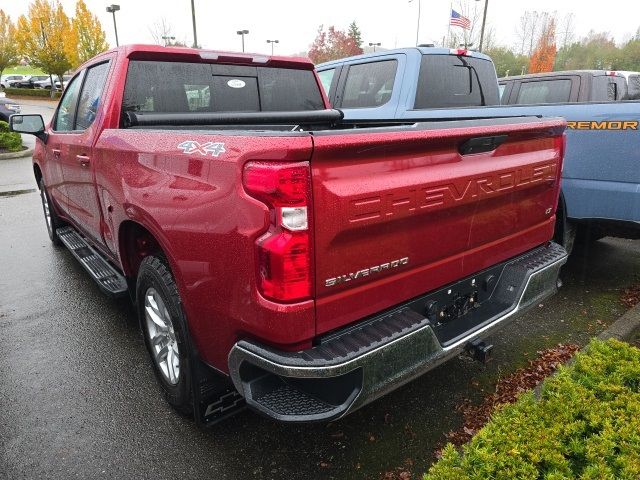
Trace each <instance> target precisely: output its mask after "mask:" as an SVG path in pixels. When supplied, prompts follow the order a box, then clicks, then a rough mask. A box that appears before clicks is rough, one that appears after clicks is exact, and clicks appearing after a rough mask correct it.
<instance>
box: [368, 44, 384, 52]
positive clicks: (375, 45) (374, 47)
mask: <svg viewBox="0 0 640 480" xmlns="http://www.w3.org/2000/svg"><path fill="white" fill-rule="evenodd" d="M380 45H382V44H381V43H380V42H377V43H373V42H369V46H370V47H373V53H376V47H379V46H380Z"/></svg>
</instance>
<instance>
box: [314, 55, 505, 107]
mask: <svg viewBox="0 0 640 480" xmlns="http://www.w3.org/2000/svg"><path fill="white" fill-rule="evenodd" d="M459 52H465V53H464V55H458V53H459ZM316 68H317V70H318V75H319V77H320V80H321V81H322V85H323V86H324V89H325V91H326V92H327V95H328V96H329V101H330V102H331V105H333V106H334V107H335V108H340V109H342V110H344V111H345V112H347V113H346V116H345V118H347V119H349V118H350V116H351V115H352V112H356V111H357V114H353V115H355V116H357V118H358V119H393V118H400V117H402V116H403V115H404V114H405V112H409V111H412V110H422V109H429V108H449V107H468V106H484V105H499V104H500V98H499V96H498V81H497V77H496V69H495V67H494V65H493V62H492V61H491V59H490V58H489V57H487V56H486V55H483V54H481V53H477V52H471V51H467V50H458V49H453V50H451V49H448V48H433V47H416V48H402V49H396V50H386V51H382V52H375V53H368V54H365V55H358V56H355V57H349V58H343V59H341V60H335V61H332V62H326V63H322V64H320V65H318V66H317V67H316ZM462 70H464V71H465V72H466V73H467V75H460V71H462Z"/></svg>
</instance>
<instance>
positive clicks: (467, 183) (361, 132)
mask: <svg viewBox="0 0 640 480" xmlns="http://www.w3.org/2000/svg"><path fill="white" fill-rule="evenodd" d="M341 117H342V115H341V112H339V111H336V110H331V109H330V108H329V104H328V101H327V98H326V95H325V94H324V91H323V89H322V88H321V86H320V82H319V80H318V78H317V76H316V74H315V72H314V69H313V65H312V64H311V63H309V62H308V61H307V60H303V59H292V58H285V57H264V56H258V55H250V54H236V53H224V52H213V51H206V50H194V49H187V48H161V47H155V46H153V47H152V46H140V45H134V46H124V47H120V48H117V49H115V50H111V51H109V52H106V53H104V54H101V55H99V56H98V57H96V58H94V59H92V60H90V61H89V62H87V63H86V64H85V65H83V66H82V67H80V68H79V69H78V72H77V73H76V74H75V76H74V77H73V79H72V80H71V81H70V82H69V84H68V86H67V88H66V90H65V93H64V96H63V97H62V99H61V101H60V103H59V105H58V108H57V111H56V113H55V115H54V117H53V119H52V121H51V123H50V124H49V125H47V126H45V125H44V123H43V120H42V117H40V116H38V115H14V116H12V117H11V122H10V123H11V128H12V129H13V130H14V131H18V132H22V133H31V134H34V135H36V136H37V137H38V139H39V140H38V141H37V147H36V151H35V153H34V156H33V169H34V174H35V177H36V180H37V182H38V184H39V186H40V191H41V199H42V205H43V208H44V214H45V218H46V225H47V228H48V232H49V236H50V237H51V240H52V241H53V242H54V243H55V244H58V243H62V244H64V245H66V247H68V248H69V249H70V251H71V252H72V253H73V255H74V256H75V257H76V258H77V259H78V260H79V261H80V262H81V263H82V265H83V266H84V268H85V269H86V270H87V271H88V273H89V274H90V275H91V276H92V277H93V278H94V279H95V280H96V282H97V283H98V285H99V286H100V288H101V289H102V290H103V291H104V292H105V293H107V294H110V295H112V296H121V295H125V296H126V295H130V296H131V298H132V300H133V302H134V304H135V305H136V308H137V312H138V316H139V320H140V327H141V329H142V333H143V336H144V339H145V343H146V346H147V348H148V350H149V353H150V357H151V361H152V364H153V367H154V370H155V372H156V374H157V377H158V380H159V382H160V384H161V386H162V388H163V390H164V392H165V393H166V397H167V399H168V401H169V402H170V403H171V404H172V405H173V406H174V407H176V408H177V409H178V410H180V411H183V412H187V413H193V414H194V415H195V418H196V419H197V420H198V421H199V422H201V423H203V424H208V423H213V422H215V421H219V420H221V419H222V418H225V417H227V416H229V415H231V414H233V413H235V412H237V411H238V410H240V409H241V408H244V406H245V405H248V406H249V407H251V408H253V409H254V410H256V411H259V412H261V413H263V414H265V415H267V416H269V417H271V418H274V419H278V420H281V421H291V422H296V421H319V420H332V419H336V418H339V417H342V416H344V415H346V414H347V413H349V412H352V411H353V410H355V409H357V408H359V407H361V406H362V405H364V404H366V403H368V402H370V401H372V400H374V399H376V398H378V397H380V396H381V395H383V394H385V393H386V392H389V391H390V390H392V389H395V388H397V387H398V386H400V385H402V384H404V383H406V382H408V381H410V380H411V379H413V378H416V377H417V376H418V375H420V374H422V373H424V372H425V371H427V370H429V369H431V368H433V367H434V366H436V365H438V364H440V363H442V362H444V361H445V360H447V359H449V358H451V357H453V356H455V355H457V354H459V353H461V352H463V351H464V350H465V349H467V350H469V351H470V352H474V353H475V354H477V355H482V354H483V353H486V352H487V351H488V347H487V346H484V345H483V344H482V343H481V342H480V341H479V339H480V338H482V337H484V336H486V335H488V334H489V333H491V332H493V331H495V330H496V329H497V328H499V327H501V326H503V325H504V324H505V323H507V322H508V320H510V319H512V318H513V317H514V316H516V315H518V314H520V313H521V312H522V311H524V310H526V309H527V308H528V307H530V306H531V305H534V304H537V303H538V302H539V301H540V300H542V299H543V298H546V297H547V296H549V295H552V294H553V293H554V292H555V291H556V289H557V281H558V280H557V279H558V272H559V269H560V267H561V265H562V264H563V263H564V262H565V259H566V252H565V251H564V250H563V249H562V247H560V246H558V245H556V244H554V243H552V242H551V241H550V240H551V238H552V235H553V230H554V221H555V211H556V206H557V202H558V192H559V185H560V173H561V170H562V160H563V153H564V128H565V124H564V121H563V120H561V119H540V118H528V117H521V118H505V119H476V120H465V121H431V122H426V123H411V121H409V122H406V121H405V122H404V123H403V122H402V121H399V122H395V123H386V124H382V123H371V124H367V123H363V124H361V125H354V124H350V125H345V124H344V123H342V122H341Z"/></svg>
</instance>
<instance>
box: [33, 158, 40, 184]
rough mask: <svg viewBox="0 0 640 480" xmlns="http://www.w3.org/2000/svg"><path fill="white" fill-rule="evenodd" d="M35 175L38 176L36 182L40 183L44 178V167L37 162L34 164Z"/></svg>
mask: <svg viewBox="0 0 640 480" xmlns="http://www.w3.org/2000/svg"><path fill="white" fill-rule="evenodd" d="M33 176H34V177H35V178H36V183H37V184H38V185H40V180H42V169H41V168H40V165H38V164H37V163H34V164H33Z"/></svg>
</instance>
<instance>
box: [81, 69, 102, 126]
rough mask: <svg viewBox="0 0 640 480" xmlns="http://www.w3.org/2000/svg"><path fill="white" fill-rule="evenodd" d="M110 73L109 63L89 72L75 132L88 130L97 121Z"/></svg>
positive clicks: (86, 75)
mask: <svg viewBox="0 0 640 480" xmlns="http://www.w3.org/2000/svg"><path fill="white" fill-rule="evenodd" d="M108 72H109V62H106V63H101V64H100V65H96V66H95V67H91V68H89V69H88V70H87V73H86V74H85V80H84V85H83V86H82V93H81V94H80V101H79V102H78V115H77V116H76V126H75V130H86V129H87V128H89V127H90V126H91V124H92V123H93V121H94V120H95V118H96V112H97V111H98V105H99V104H100V97H101V95H102V89H103V88H104V82H105V81H106V79H107V73H108Z"/></svg>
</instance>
